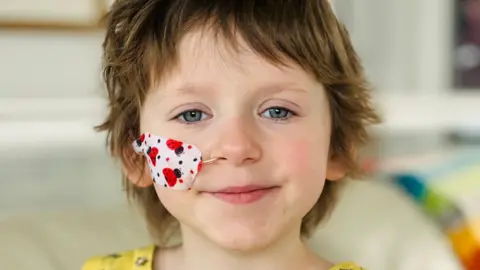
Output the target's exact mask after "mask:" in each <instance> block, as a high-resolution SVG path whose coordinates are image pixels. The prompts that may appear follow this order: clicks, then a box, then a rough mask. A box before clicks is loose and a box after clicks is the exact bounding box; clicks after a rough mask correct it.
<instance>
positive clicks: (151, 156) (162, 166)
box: [132, 133, 215, 190]
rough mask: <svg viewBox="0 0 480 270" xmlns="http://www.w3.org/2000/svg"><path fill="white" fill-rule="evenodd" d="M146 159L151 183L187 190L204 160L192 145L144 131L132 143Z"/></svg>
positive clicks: (136, 150) (137, 151)
mask: <svg viewBox="0 0 480 270" xmlns="http://www.w3.org/2000/svg"><path fill="white" fill-rule="evenodd" d="M132 146H133V148H134V150H135V152H136V153H140V154H143V155H144V156H145V157H146V158H147V162H148V166H149V167H150V173H151V175H152V179H153V182H154V183H155V184H158V185H162V186H164V187H166V188H170V189H174V190H189V189H190V188H191V187H192V185H193V183H194V182H195V178H196V176H197V174H198V173H199V172H200V171H201V170H202V167H203V165H204V164H205V163H209V162H212V161H214V160H215V159H211V160H208V161H203V157H202V153H201V151H200V150H199V149H198V148H197V147H195V146H194V145H191V144H186V143H184V142H182V141H178V140H175V139H170V138H166V137H161V136H156V135H153V134H150V133H143V134H142V135H141V136H140V138H138V139H137V140H135V141H134V142H133V144H132Z"/></svg>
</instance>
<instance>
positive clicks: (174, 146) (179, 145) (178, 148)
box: [166, 139, 184, 156]
mask: <svg viewBox="0 0 480 270" xmlns="http://www.w3.org/2000/svg"><path fill="white" fill-rule="evenodd" d="M166 145H167V147H168V148H170V150H173V151H174V152H175V154H176V155H177V156H180V155H181V154H183V153H184V149H183V142H180V141H176V140H172V139H170V140H168V141H167V142H166Z"/></svg>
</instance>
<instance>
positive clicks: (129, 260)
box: [82, 246, 365, 270]
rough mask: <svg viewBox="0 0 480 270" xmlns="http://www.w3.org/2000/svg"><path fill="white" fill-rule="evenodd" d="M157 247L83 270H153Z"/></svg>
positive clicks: (353, 268)
mask: <svg viewBox="0 0 480 270" xmlns="http://www.w3.org/2000/svg"><path fill="white" fill-rule="evenodd" d="M154 250H155V247H154V246H149V247H146V248H141V249H136V250H132V251H128V252H124V253H119V254H111V255H108V256H101V257H94V258H91V259H90V260H88V261H87V262H86V263H85V264H84V265H83V268H82V270H152V261H153V254H154ZM330 270H365V269H364V268H361V267H359V266H358V265H356V264H354V263H351V262H349V263H342V264H339V265H336V266H334V267H333V268H331V269H330Z"/></svg>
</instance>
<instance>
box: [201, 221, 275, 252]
mask: <svg viewBox="0 0 480 270" xmlns="http://www.w3.org/2000/svg"><path fill="white" fill-rule="evenodd" d="M205 234H206V237H208V238H209V240H210V241H211V242H213V243H214V244H215V245H217V246H219V247H221V248H222V249H225V250H230V251H233V252H242V253H248V252H252V251H256V250H261V249H264V248H265V247H267V246H269V245H270V244H271V243H272V242H274V241H275V239H276V238H278V237H276V236H279V234H276V233H275V230H265V229H259V228H258V227H257V228H255V227H253V226H252V227H250V226H241V224H237V225H234V226H230V227H225V229H221V228H211V229H210V230H208V231H205Z"/></svg>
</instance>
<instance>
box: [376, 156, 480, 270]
mask: <svg viewBox="0 0 480 270" xmlns="http://www.w3.org/2000/svg"><path fill="white" fill-rule="evenodd" d="M380 167H381V168H380V170H381V171H382V172H383V173H386V174H387V175H388V176H389V177H391V178H392V179H393V181H394V183H395V184H396V185H398V186H399V187H400V188H401V189H402V190H404V191H405V192H406V193H407V194H408V195H409V196H410V197H411V198H412V199H413V200H415V201H416V202H417V203H418V204H419V205H420V206H421V207H422V208H423V209H424V210H425V212H426V213H427V214H428V215H429V216H430V217H432V218H433V219H434V220H436V221H437V223H438V224H439V226H440V227H441V228H442V229H443V231H444V232H445V234H446V235H447V237H448V238H449V239H450V241H451V244H452V248H453V250H454V252H456V254H457V255H458V258H459V260H460V261H461V262H462V264H463V265H464V266H465V269H467V270H478V269H480V149H465V150H455V151H453V150H452V151H449V152H444V153H438V154H430V155H425V156H416V157H410V158H408V157H407V158H406V159H405V158H402V159H401V160H400V159H398V160H393V161H389V162H388V164H387V163H385V164H383V165H381V166H380Z"/></svg>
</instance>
